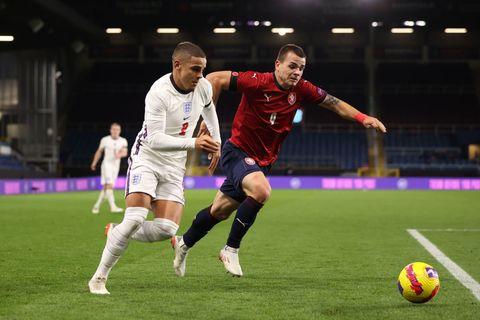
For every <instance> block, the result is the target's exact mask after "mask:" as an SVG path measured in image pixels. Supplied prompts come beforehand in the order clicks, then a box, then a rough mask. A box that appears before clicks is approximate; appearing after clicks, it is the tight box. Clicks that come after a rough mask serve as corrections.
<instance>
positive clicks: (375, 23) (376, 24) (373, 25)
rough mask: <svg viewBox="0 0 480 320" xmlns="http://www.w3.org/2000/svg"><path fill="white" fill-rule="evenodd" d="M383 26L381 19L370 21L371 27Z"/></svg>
mask: <svg viewBox="0 0 480 320" xmlns="http://www.w3.org/2000/svg"><path fill="white" fill-rule="evenodd" d="M381 26H383V22H382V21H373V22H372V27H374V28H376V27H381Z"/></svg>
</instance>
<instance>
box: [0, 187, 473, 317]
mask: <svg viewBox="0 0 480 320" xmlns="http://www.w3.org/2000/svg"><path fill="white" fill-rule="evenodd" d="M214 194H215V191H214V190H195V191H187V192H186V198H187V205H186V208H185V215H184V218H183V221H182V224H181V227H180V232H179V233H183V231H185V230H186V229H187V228H188V226H189V225H190V222H191V220H192V217H193V215H194V214H195V213H196V212H197V211H198V210H199V209H201V208H203V207H205V206H207V205H208V204H209V203H210V202H211V200H212V198H213V196H214ZM96 197H97V192H83V193H63V194H45V195H26V196H8V197H5V196H4V197H0V237H1V241H0V319H401V320H405V319H409V320H410V319H478V317H479V314H480V302H479V301H478V300H476V299H475V297H474V296H473V295H472V294H471V292H470V291H469V290H468V289H466V288H465V287H463V286H462V285H461V284H460V283H459V282H458V281H457V280H456V279H455V278H454V277H453V276H452V275H451V274H450V273H449V272H448V271H447V270H446V269H445V268H444V267H443V266H442V265H440V263H438V262H437V261H436V260H435V259H434V258H433V257H432V256H431V255H430V254H429V253H428V252H427V251H426V250H425V249H424V248H423V247H422V246H421V245H420V244H419V243H417V241H416V240H414V239H413V238H412V237H411V236H410V235H409V234H408V233H407V232H406V231H405V229H407V228H417V229H420V228H433V229H435V228H440V229H444V228H458V229H464V228H469V229H480V201H479V200H480V194H479V193H478V192H457V191H452V192H450V191H438V192H437V191H367V192H365V191H286V190H274V191H273V194H272V198H271V199H270V201H269V202H268V203H267V205H266V206H265V207H264V209H263V210H262V211H261V213H260V214H259V216H258V218H257V221H256V223H255V225H254V226H253V227H252V229H251V230H250V232H249V233H248V235H247V236H246V238H245V239H244V241H243V245H242V249H241V252H240V259H241V263H242V267H243V271H244V277H242V278H232V277H230V276H228V275H227V274H226V273H225V271H224V269H223V266H222V265H221V264H220V262H219V261H218V260H217V254H218V251H219V250H220V248H221V247H222V246H223V244H224V243H225V240H226V237H227V234H228V231H229V228H230V223H231V219H230V220H229V221H228V222H223V223H221V224H219V225H217V226H216V227H215V228H214V229H213V230H212V231H211V232H210V234H209V235H208V236H207V237H206V238H204V240H202V241H201V242H199V243H198V245H197V246H196V247H195V248H194V249H193V250H192V251H191V252H190V255H189V257H188V260H187V274H186V276H185V277H184V278H177V277H176V276H175V274H174V272H173V269H172V259H173V251H172V249H171V247H170V243H169V242H161V243H153V244H149V243H139V242H131V243H130V246H129V248H128V249H127V251H126V253H125V255H124V256H123V257H122V258H121V259H120V261H119V263H118V264H117V265H116V266H115V268H114V269H113V271H112V273H111V274H110V279H109V282H108V284H107V287H108V289H109V290H110V292H111V295H110V296H94V295H91V294H90V293H89V292H88V291H87V281H88V280H89V278H90V277H91V275H92V273H93V272H94V271H95V268H96V266H97V264H98V261H99V258H100V254H101V252H102V250H103V247H104V243H105V238H104V235H103V229H104V226H105V224H106V223H107V222H119V221H121V219H122V216H123V215H121V214H111V213H109V212H108V209H107V206H106V204H104V207H103V208H102V211H101V212H100V214H99V215H93V214H91V213H90V209H91V206H92V205H93V203H94V201H95V200H96ZM116 197H117V203H118V204H120V203H122V204H123V201H121V197H122V193H121V192H120V191H119V192H117V193H116ZM122 206H123V205H122ZM422 234H424V235H425V236H426V237H427V238H428V239H429V240H430V241H432V242H433V243H434V244H436V245H437V246H438V247H439V248H440V250H442V251H443V252H444V253H445V254H446V255H447V256H449V257H450V258H451V259H453V260H454V261H455V262H456V263H457V264H459V265H460V266H461V267H462V268H463V269H464V270H465V271H466V272H468V273H469V274H470V275H471V276H472V277H473V278H475V279H476V281H477V282H480V232H468V233H467V232H464V233H462V232H427V231H425V232H423V233H422ZM414 261H423V262H427V263H429V264H432V265H433V266H435V267H436V268H437V271H438V273H439V276H440V282H441V289H440V292H439V294H438V295H437V297H435V298H434V299H433V301H431V302H429V303H427V304H424V305H414V304H411V303H409V302H407V301H406V300H404V299H403V298H402V297H401V296H400V294H399V293H398V290H397V286H396V280H397V276H398V274H399V272H400V270H401V269H402V268H403V267H404V266H405V265H406V264H408V263H410V262H414Z"/></svg>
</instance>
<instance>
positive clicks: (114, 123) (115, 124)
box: [110, 122, 122, 128]
mask: <svg viewBox="0 0 480 320" xmlns="http://www.w3.org/2000/svg"><path fill="white" fill-rule="evenodd" d="M113 126H117V127H120V128H121V127H122V126H121V125H120V123H118V122H112V124H111V125H110V128H111V127H113Z"/></svg>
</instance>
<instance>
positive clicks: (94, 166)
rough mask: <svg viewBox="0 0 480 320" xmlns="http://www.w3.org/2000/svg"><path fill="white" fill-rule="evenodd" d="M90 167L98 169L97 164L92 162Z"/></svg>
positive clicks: (93, 169)
mask: <svg viewBox="0 0 480 320" xmlns="http://www.w3.org/2000/svg"><path fill="white" fill-rule="evenodd" d="M90 169H92V171H95V170H97V165H96V164H93V163H92V164H91V165H90Z"/></svg>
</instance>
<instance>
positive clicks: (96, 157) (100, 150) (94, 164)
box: [90, 147, 103, 171]
mask: <svg viewBox="0 0 480 320" xmlns="http://www.w3.org/2000/svg"><path fill="white" fill-rule="evenodd" d="M102 153H103V147H99V148H98V149H97V151H96V152H95V154H94V155H93V160H92V163H91V164H90V169H92V171H95V170H96V169H97V163H98V161H99V160H100V158H101V157H102Z"/></svg>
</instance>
